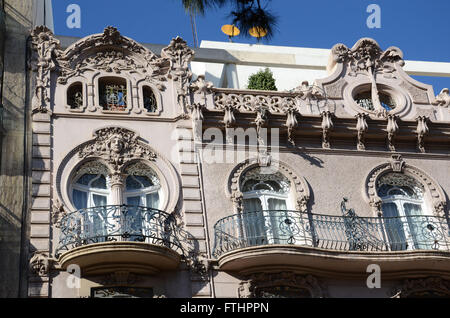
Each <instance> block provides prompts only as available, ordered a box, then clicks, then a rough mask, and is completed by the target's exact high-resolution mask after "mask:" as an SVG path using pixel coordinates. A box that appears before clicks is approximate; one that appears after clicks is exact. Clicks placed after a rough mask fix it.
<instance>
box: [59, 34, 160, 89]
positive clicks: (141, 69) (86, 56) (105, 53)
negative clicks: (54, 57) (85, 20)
mask: <svg viewBox="0 0 450 318" xmlns="http://www.w3.org/2000/svg"><path fill="white" fill-rule="evenodd" d="M59 63H60V75H59V77H58V82H59V83H60V84H66V83H67V80H68V79H69V78H71V77H73V76H78V75H81V74H83V73H84V72H86V71H89V70H91V71H95V70H102V71H105V72H108V73H115V74H121V73H122V72H126V71H127V72H137V73H140V74H141V76H142V77H145V79H146V80H147V81H149V82H151V83H153V84H155V86H156V87H158V89H160V90H163V89H164V85H163V84H162V83H161V82H163V81H165V80H166V73H167V71H168V68H169V61H168V60H167V59H164V58H159V57H158V56H157V55H155V54H154V53H153V52H151V51H149V50H148V49H147V48H145V47H144V46H142V45H141V44H139V43H137V42H135V41H134V40H131V39H129V38H127V37H124V36H122V35H121V34H120V32H119V31H118V30H117V29H116V28H114V27H111V26H109V27H107V28H105V30H104V32H103V33H100V34H94V35H91V36H88V37H86V38H83V39H81V40H79V41H78V42H76V43H74V44H72V45H71V46H70V47H68V48H67V49H66V50H65V51H64V53H63V54H62V55H61V57H60V59H59Z"/></svg>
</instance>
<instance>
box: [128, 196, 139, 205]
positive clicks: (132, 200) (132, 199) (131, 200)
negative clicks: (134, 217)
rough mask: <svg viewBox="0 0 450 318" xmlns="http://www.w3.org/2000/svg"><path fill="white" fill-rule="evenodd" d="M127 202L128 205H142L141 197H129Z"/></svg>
mask: <svg viewBox="0 0 450 318" xmlns="http://www.w3.org/2000/svg"><path fill="white" fill-rule="evenodd" d="M127 204H128V205H141V197H128V198H127Z"/></svg>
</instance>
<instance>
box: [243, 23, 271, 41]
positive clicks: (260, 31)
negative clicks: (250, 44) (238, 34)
mask: <svg viewBox="0 0 450 318" xmlns="http://www.w3.org/2000/svg"><path fill="white" fill-rule="evenodd" d="M248 33H249V34H250V35H251V36H253V37H254V38H256V39H257V41H258V42H259V41H260V40H261V38H262V37H265V36H266V35H267V30H266V29H264V28H263V27H259V26H255V27H253V28H251V29H250V30H248Z"/></svg>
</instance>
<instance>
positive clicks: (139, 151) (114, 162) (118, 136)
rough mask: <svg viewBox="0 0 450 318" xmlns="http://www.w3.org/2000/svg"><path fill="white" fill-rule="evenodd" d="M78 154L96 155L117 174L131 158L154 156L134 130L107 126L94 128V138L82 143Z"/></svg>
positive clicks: (81, 155) (82, 155) (153, 157)
mask: <svg viewBox="0 0 450 318" xmlns="http://www.w3.org/2000/svg"><path fill="white" fill-rule="evenodd" d="M78 155H79V156H80V158H83V159H84V158H88V157H97V158H102V159H104V160H105V161H106V162H108V163H109V164H110V166H111V168H112V171H113V174H118V173H119V172H120V171H121V170H122V167H123V166H124V165H125V164H126V163H127V162H129V161H131V160H136V159H146V160H149V161H153V160H155V158H156V154H155V152H153V150H152V149H151V148H150V147H149V146H147V145H145V144H143V143H142V142H139V141H138V136H137V135H136V133H135V132H133V131H131V130H128V129H125V128H121V127H107V128H102V129H99V130H96V131H95V133H94V140H92V141H90V142H88V143H87V144H84V145H83V146H82V147H81V148H80V150H79V152H78Z"/></svg>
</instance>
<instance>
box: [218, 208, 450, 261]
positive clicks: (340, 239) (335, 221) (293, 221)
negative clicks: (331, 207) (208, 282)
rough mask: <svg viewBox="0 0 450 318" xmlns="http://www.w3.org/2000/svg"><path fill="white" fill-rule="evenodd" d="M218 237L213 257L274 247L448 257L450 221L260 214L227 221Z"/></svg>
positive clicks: (238, 216) (238, 215)
mask: <svg viewBox="0 0 450 318" xmlns="http://www.w3.org/2000/svg"><path fill="white" fill-rule="evenodd" d="M350 212H352V210H350ZM214 232H215V242H214V250H213V255H214V257H219V256H220V255H222V254H223V253H226V252H229V251H232V250H236V249H241V248H245V247H253V246H260V245H274V244H287V245H299V246H307V247H316V248H323V249H330V250H338V251H403V250H439V251H450V232H449V220H448V219H445V218H439V217H434V216H424V215H417V216H408V217H358V216H357V215H356V214H354V213H350V214H347V215H345V216H331V215H318V214H308V213H302V212H298V211H285V210H279V211H256V212H246V213H242V214H236V215H231V216H228V217H225V218H223V219H221V220H219V221H218V222H217V223H216V224H215V226H214Z"/></svg>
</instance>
